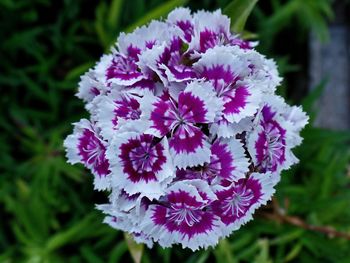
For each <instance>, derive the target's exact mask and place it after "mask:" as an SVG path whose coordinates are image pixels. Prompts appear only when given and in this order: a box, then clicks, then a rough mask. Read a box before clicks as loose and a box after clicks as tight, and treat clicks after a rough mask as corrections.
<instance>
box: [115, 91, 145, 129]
mask: <svg viewBox="0 0 350 263" xmlns="http://www.w3.org/2000/svg"><path fill="white" fill-rule="evenodd" d="M114 103H115V104H116V105H117V107H116V108H115V110H114V114H115V118H114V119H113V120H112V122H113V124H114V125H117V124H118V119H119V118H123V119H125V120H137V119H139V118H140V116H141V109H140V104H139V102H138V101H137V100H136V99H134V98H128V97H123V98H122V99H120V100H117V101H115V102H114Z"/></svg>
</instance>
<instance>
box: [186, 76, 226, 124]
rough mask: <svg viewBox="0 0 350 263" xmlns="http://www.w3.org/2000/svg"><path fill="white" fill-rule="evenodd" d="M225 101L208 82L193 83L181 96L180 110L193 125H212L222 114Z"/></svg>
mask: <svg viewBox="0 0 350 263" xmlns="http://www.w3.org/2000/svg"><path fill="white" fill-rule="evenodd" d="M222 107H223V101H222V100H221V99H219V98H218V97H217V96H216V93H215V92H214V90H213V87H212V86H211V85H210V84H209V83H207V82H191V83H189V84H188V85H187V87H186V89H185V90H184V92H183V93H180V95H179V110H180V111H182V112H183V113H186V115H185V114H183V117H184V119H186V120H187V121H189V122H191V123H210V122H213V121H214V120H215V118H216V117H217V116H218V113H219V112H221V110H222Z"/></svg>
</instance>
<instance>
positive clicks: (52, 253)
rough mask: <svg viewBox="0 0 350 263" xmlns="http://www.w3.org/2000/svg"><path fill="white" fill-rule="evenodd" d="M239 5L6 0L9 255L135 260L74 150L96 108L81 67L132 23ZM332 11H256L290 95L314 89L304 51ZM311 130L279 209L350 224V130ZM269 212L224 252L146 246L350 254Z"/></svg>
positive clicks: (313, 221)
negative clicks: (296, 78) (305, 80)
mask: <svg viewBox="0 0 350 263" xmlns="http://www.w3.org/2000/svg"><path fill="white" fill-rule="evenodd" d="M230 2H231V1H229V0H216V1H215V0H202V1H185V0H170V1H161V0H147V1H146V0H133V1H124V0H110V1H107V0H105V1H99V2H97V1H83V0H61V1H50V0H31V1H27V0H1V1H0V17H1V18H2V19H1V22H0V28H1V30H0V39H1V45H0V54H1V60H0V72H1V75H0V87H1V91H2V92H1V94H2V96H1V97H0V107H1V108H0V109H1V112H2V114H0V129H1V137H0V171H1V174H0V207H1V208H0V217H1V222H0V262H30V263H36V262H38V263H39V262H40V263H41V262H50V263H51V262H53V263H54V262H88V263H100V262H110V263H115V262H130V261H131V260H132V259H131V257H130V254H129V253H128V247H127V244H126V242H125V241H124V238H123V234H122V233H121V232H119V231H115V230H112V229H111V228H109V227H108V226H106V225H104V224H102V223H101V222H102V219H103V217H102V215H101V213H99V212H97V211H95V210H94V204H95V203H102V202H104V201H105V200H106V194H105V193H96V192H94V191H93V187H92V180H91V176H89V173H88V172H87V171H86V170H84V169H83V168H82V167H81V166H78V165H77V166H71V165H68V164H67V163H66V160H65V157H64V150H63V146H62V141H63V138H64V137H65V136H66V135H67V134H68V133H69V132H71V129H72V127H71V125H70V123H71V122H74V121H77V120H79V118H81V117H83V116H86V112H85V111H84V109H83V104H82V102H80V101H79V100H78V99H77V98H76V97H74V96H73V95H74V93H75V92H76V86H77V82H78V80H79V76H80V75H81V74H82V73H83V72H85V71H86V70H87V69H88V68H89V67H91V66H92V65H93V63H94V61H96V60H98V58H99V57H100V55H101V54H102V53H103V52H105V51H106V50H107V49H108V48H109V46H110V45H111V44H112V43H113V42H114V40H115V39H116V37H117V36H118V33H119V32H120V31H124V30H127V31H130V30H132V29H133V28H134V27H136V26H138V25H141V24H143V23H147V22H148V21H149V20H150V19H152V18H158V17H164V16H165V15H166V13H167V12H169V11H170V10H171V9H172V8H174V7H175V6H179V5H184V4H187V5H188V6H190V7H191V8H192V9H194V10H195V9H202V8H205V9H209V10H213V9H216V8H219V7H221V8H225V7H226V6H229V4H230ZM332 15H333V14H332V9H331V2H330V1H329V0H317V1H315V0H269V1H266V0H265V1H260V2H259V3H258V5H257V6H256V7H255V8H254V10H253V14H252V16H251V17H250V18H249V19H248V29H249V30H250V31H251V32H256V33H257V34H258V36H259V41H260V46H259V50H260V51H262V52H264V53H266V54H268V55H269V56H272V57H274V58H276V59H277V61H278V63H279V65H280V69H281V72H282V74H283V75H284V76H285V77H286V81H285V82H284V84H285V85H284V87H285V86H288V87H289V90H288V89H286V88H284V87H283V89H281V93H282V94H285V95H286V94H293V92H295V91H297V92H299V93H300V92H302V91H300V90H299V91H298V89H297V87H295V86H293V82H292V81H291V79H292V78H293V74H294V73H293V72H298V71H299V72H300V70H301V69H303V67H304V68H305V65H304V63H303V62H302V61H301V62H300V63H298V61H299V60H298V59H299V58H300V56H306V51H305V43H306V38H307V33H308V31H309V30H310V29H313V30H315V32H316V33H317V35H318V36H319V37H320V38H321V39H327V34H328V33H327V27H326V23H327V18H331V17H332ZM281 34H282V36H283V34H287V36H289V37H287V38H286V37H281ZM290 59H292V60H294V62H293V63H292V62H290ZM295 62H296V63H297V64H299V65H296V64H295ZM291 90H292V92H290V91H291ZM321 90H322V84H320V87H319V88H317V89H315V92H314V93H313V94H310V95H308V96H307V97H305V98H304V99H303V101H302V102H303V105H304V108H305V109H306V110H307V111H308V112H309V113H310V114H311V115H312V116H314V114H315V113H314V111H313V110H314V109H313V102H314V101H315V100H316V99H317V97H318V94H319V93H320V92H321ZM286 91H288V92H286ZM292 97H293V96H292ZM299 97H300V96H299ZM303 136H304V138H305V139H304V143H303V145H302V146H300V147H299V148H298V149H297V150H296V155H297V156H298V157H299V158H300V160H301V162H300V164H299V165H297V166H295V167H294V168H293V169H292V170H290V171H288V172H286V173H285V174H284V175H283V179H282V182H281V183H280V185H279V186H278V187H277V194H276V200H277V202H278V203H279V204H280V207H279V209H280V210H281V211H282V212H283V214H285V215H290V216H297V217H298V218H300V219H302V220H303V221H304V222H305V223H306V224H310V225H315V226H332V227H333V228H334V229H337V230H338V231H342V232H344V233H346V232H347V233H349V232H350V174H349V170H347V169H349V160H350V152H349V148H350V147H349V143H350V135H349V133H345V132H334V131H333V132H332V131H327V130H321V129H318V128H314V127H312V126H308V127H307V128H306V129H305V130H304V131H303ZM270 209H271V206H269V207H267V208H266V209H265V210H266V211H267V212H269V210H270ZM263 212H264V211H262V212H261V213H258V214H257V215H256V219H255V220H254V221H252V222H250V223H248V224H247V225H246V226H244V227H242V228H241V229H240V230H239V231H237V232H236V233H235V234H233V235H232V236H231V237H230V238H229V239H226V240H222V241H221V242H220V244H219V245H218V246H217V247H216V248H215V249H209V250H207V251H198V252H195V253H192V252H190V251H188V250H182V249H180V248H179V247H175V248H173V249H161V248H159V247H158V246H155V248H153V249H151V250H149V249H145V252H144V255H143V258H142V262H144V263H147V262H165V263H170V262H186V263H204V262H213V261H216V262H228V263H238V262H255V263H268V262H277V263H279V262H280V263H282V262H334V263H345V262H350V241H348V240H346V239H344V238H339V237H334V236H333V237H332V236H327V235H325V234H323V233H319V232H317V231H310V230H306V229H303V228H300V227H298V226H294V225H292V224H288V223H286V222H283V221H279V220H270V219H267V218H266V217H264V216H263Z"/></svg>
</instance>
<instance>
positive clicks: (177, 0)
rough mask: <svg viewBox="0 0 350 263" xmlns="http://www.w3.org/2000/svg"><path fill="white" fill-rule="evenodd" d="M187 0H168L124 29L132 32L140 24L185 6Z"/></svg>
mask: <svg viewBox="0 0 350 263" xmlns="http://www.w3.org/2000/svg"><path fill="white" fill-rule="evenodd" d="M187 2H188V0H171V1H168V2H166V3H164V4H162V5H160V6H159V7H157V8H155V9H153V10H152V11H150V12H148V13H147V14H146V15H144V16H143V17H141V18H140V19H139V20H137V21H136V22H135V23H133V24H131V25H130V26H128V27H127V28H126V29H125V30H123V31H126V32H131V31H133V30H134V29H135V28H137V27H139V26H142V25H145V24H147V23H148V22H150V21H151V20H153V19H158V18H161V17H163V16H165V15H167V14H168V13H169V12H170V11H171V10H173V9H174V8H175V7H178V6H183V5H184V4H186V3H187Z"/></svg>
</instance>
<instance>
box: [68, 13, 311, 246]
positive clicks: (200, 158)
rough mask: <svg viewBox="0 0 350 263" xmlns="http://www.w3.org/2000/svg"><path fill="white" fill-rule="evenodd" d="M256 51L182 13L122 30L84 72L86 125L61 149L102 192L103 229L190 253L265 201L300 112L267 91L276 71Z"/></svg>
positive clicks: (211, 17) (287, 156)
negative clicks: (126, 31)
mask: <svg viewBox="0 0 350 263" xmlns="http://www.w3.org/2000/svg"><path fill="white" fill-rule="evenodd" d="M254 46H255V43H252V42H248V41H245V40H242V39H241V38H240V37H239V36H238V35H235V34H233V33H231V32H230V19H229V18H228V17H226V16H225V15H222V14H221V11H220V10H218V11H215V12H205V11H198V12H196V13H194V14H191V12H190V10H189V9H186V8H178V9H175V10H174V11H173V12H171V13H170V14H169V16H168V17H167V19H166V20H165V21H153V22H151V23H150V24H149V25H148V26H143V27H141V28H138V29H136V30H135V31H134V32H132V33H130V34H124V33H121V34H120V36H119V38H118V40H117V43H116V47H115V48H113V49H112V51H111V53H110V54H108V55H104V56H103V57H102V58H101V60H100V61H99V62H98V63H97V64H96V66H95V67H94V68H92V69H91V70H90V71H89V72H87V73H86V74H85V75H84V76H82V78H81V82H80V83H79V91H78V94H77V96H78V97H79V98H81V99H82V100H83V101H84V102H85V103H86V109H87V110H88V111H89V113H90V119H89V120H87V119H82V120H81V121H80V122H78V123H75V124H74V126H75V128H74V132H73V134H72V135H69V136H68V137H67V139H66V140H65V143H64V145H65V147H66V150H67V158H68V160H69V162H70V163H72V164H74V163H82V164H83V165H84V166H85V167H86V168H88V169H90V170H91V173H92V174H93V175H94V186H95V189H97V190H107V191H108V192H109V193H110V196H109V202H108V203H107V204H103V205H98V209H100V210H102V211H103V213H105V214H106V218H105V222H106V223H107V224H109V225H110V226H112V227H114V228H116V229H121V230H123V231H126V232H128V233H130V234H131V235H132V236H133V237H134V239H135V240H136V241H137V242H141V243H146V244H147V245H148V246H152V245H153V243H158V244H160V245H161V246H162V247H170V246H172V245H174V244H181V245H182V246H183V247H184V248H185V247H187V248H190V249H192V250H196V249H199V248H207V247H209V246H214V245H215V244H217V243H218V240H219V239H220V238H223V237H226V236H228V235H230V234H231V233H232V232H233V231H235V230H237V229H239V228H240V227H241V226H242V225H243V224H245V223H246V222H248V221H249V220H251V219H252V216H253V213H254V211H255V210H256V209H257V208H259V207H260V206H262V205H264V204H266V202H267V201H268V200H269V199H271V197H272V195H273V193H274V191H275V190H274V187H275V185H276V184H277V183H278V182H279V180H280V173H281V171H282V170H285V169H288V168H289V167H290V166H291V165H292V164H295V163H296V162H297V161H298V160H297V158H296V157H295V156H294V155H293V153H292V151H291V150H292V148H293V147H295V146H297V145H299V144H300V143H301V141H302V139H301V137H300V136H299V133H300V130H301V129H302V128H303V127H304V126H305V125H306V124H307V121H308V117H307V116H306V114H305V113H304V112H303V111H302V110H301V108H300V107H296V106H293V107H291V106H289V105H287V104H286V103H285V101H284V99H283V98H282V97H279V96H277V95H275V90H276V87H277V86H278V85H279V84H280V82H281V78H280V77H279V76H278V72H277V69H276V65H275V63H274V61H273V60H270V59H266V58H265V57H264V56H263V55H261V54H259V53H258V52H257V51H256V50H255V49H254Z"/></svg>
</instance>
